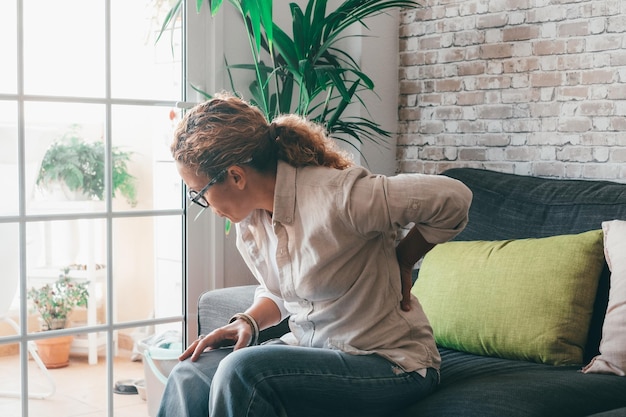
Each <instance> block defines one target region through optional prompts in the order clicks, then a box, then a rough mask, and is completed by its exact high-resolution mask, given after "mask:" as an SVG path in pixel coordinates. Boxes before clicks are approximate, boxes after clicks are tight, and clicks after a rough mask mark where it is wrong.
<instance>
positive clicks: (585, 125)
mask: <svg viewBox="0 0 626 417" xmlns="http://www.w3.org/2000/svg"><path fill="white" fill-rule="evenodd" d="M590 129H591V119H589V118H588V117H562V118H561V119H560V120H559V131H560V132H586V131H588V130H590Z"/></svg>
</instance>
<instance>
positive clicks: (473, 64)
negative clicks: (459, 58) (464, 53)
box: [457, 61, 485, 77]
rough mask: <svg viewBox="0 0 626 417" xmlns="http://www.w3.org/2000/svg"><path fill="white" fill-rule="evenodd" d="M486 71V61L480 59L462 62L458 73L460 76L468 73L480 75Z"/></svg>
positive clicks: (458, 67)
mask: <svg viewBox="0 0 626 417" xmlns="http://www.w3.org/2000/svg"><path fill="white" fill-rule="evenodd" d="M484 73H485V63H484V62H478V61H466V62H460V63H459V64H458V65H457V75H458V76H459V77H463V76H467V75H479V74H484Z"/></svg>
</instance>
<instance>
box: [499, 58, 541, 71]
mask: <svg viewBox="0 0 626 417" xmlns="http://www.w3.org/2000/svg"><path fill="white" fill-rule="evenodd" d="M502 69H503V71H504V72H505V73H507V72H529V71H536V70H538V69H539V59H538V58H536V57H528V58H512V59H506V60H504V62H503V65H502Z"/></svg>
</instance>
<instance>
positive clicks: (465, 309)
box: [412, 230, 604, 365]
mask: <svg viewBox="0 0 626 417" xmlns="http://www.w3.org/2000/svg"><path fill="white" fill-rule="evenodd" d="M603 263H604V255H603V246H602V231H601V230H594V231H590V232H585V233H580V234H576V235H563V236H554V237H548V238H542V239H520V240H507V241H494V242H489V241H471V242H448V243H443V244H440V245H437V246H436V247H435V248H434V249H433V250H432V251H430V252H429V253H428V254H427V255H426V257H425V258H424V260H423V262H422V265H421V268H420V272H419V278H418V279H417V281H416V282H415V285H414V286H413V289H412V292H413V294H415V295H416V296H417V298H418V299H419V301H420V303H421V304H422V306H423V308H424V311H425V312H426V315H427V316H428V319H429V320H430V324H431V325H432V327H433V331H434V334H435V339H436V341H437V343H438V344H439V345H440V346H442V347H447V348H450V349H456V350H460V351H464V352H470V353H474V354H478V355H487V356H496V357H501V358H509V359H521V360H528V361H533V362H540V363H546V364H553V365H568V364H581V363H582V362H583V349H584V346H585V343H586V340H587V333H588V331H589V323H590V321H591V315H592V311H593V304H594V300H595V296H596V290H597V287H598V280H599V277H600V272H601V270H602V266H603Z"/></svg>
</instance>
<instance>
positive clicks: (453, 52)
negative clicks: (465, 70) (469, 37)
mask: <svg viewBox="0 0 626 417" xmlns="http://www.w3.org/2000/svg"><path fill="white" fill-rule="evenodd" d="M464 58H465V50H464V49H444V50H443V51H441V52H439V59H438V60H437V61H438V62H439V63H448V62H457V61H462V60H463V59H464Z"/></svg>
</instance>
